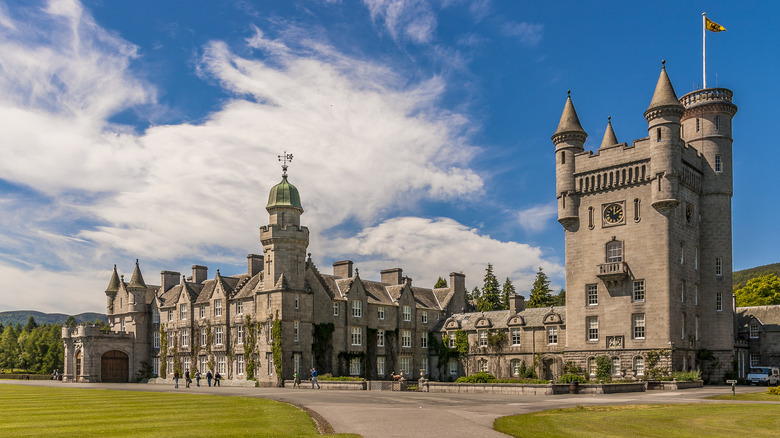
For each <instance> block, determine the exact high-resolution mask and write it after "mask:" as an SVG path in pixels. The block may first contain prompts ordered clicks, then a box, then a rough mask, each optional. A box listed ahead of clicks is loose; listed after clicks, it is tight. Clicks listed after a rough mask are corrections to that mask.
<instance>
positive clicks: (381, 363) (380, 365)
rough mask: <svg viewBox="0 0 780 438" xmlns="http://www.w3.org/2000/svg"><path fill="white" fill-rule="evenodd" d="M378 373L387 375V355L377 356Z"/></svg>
mask: <svg viewBox="0 0 780 438" xmlns="http://www.w3.org/2000/svg"><path fill="white" fill-rule="evenodd" d="M376 373H377V375H380V376H384V375H385V357H384V356H377V358H376Z"/></svg>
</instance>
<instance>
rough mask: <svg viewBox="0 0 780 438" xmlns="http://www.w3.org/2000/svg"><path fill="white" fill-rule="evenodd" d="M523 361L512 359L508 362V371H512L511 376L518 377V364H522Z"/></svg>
mask: <svg viewBox="0 0 780 438" xmlns="http://www.w3.org/2000/svg"><path fill="white" fill-rule="evenodd" d="M522 363H523V361H522V360H520V359H512V360H511V361H509V369H510V370H511V371H512V375H513V376H519V375H520V366H521V365H520V364H522Z"/></svg>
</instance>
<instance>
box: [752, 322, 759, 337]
mask: <svg viewBox="0 0 780 438" xmlns="http://www.w3.org/2000/svg"><path fill="white" fill-rule="evenodd" d="M758 330H759V327H758V324H750V338H751V339H758Z"/></svg>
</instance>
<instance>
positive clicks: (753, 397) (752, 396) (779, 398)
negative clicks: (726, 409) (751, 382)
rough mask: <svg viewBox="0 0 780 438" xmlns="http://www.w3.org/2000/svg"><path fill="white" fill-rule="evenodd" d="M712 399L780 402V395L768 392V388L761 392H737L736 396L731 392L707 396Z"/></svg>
mask: <svg viewBox="0 0 780 438" xmlns="http://www.w3.org/2000/svg"><path fill="white" fill-rule="evenodd" d="M707 398H709V399H712V400H739V401H769V402H772V401H773V402H778V403H780V395H773V394H767V393H766V389H764V390H763V391H759V392H749V393H747V394H737V395H736V396H733V395H731V394H729V395H713V396H712V397H707Z"/></svg>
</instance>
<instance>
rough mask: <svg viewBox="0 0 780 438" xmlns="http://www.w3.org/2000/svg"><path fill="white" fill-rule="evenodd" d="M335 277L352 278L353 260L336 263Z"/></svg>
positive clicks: (334, 266)
mask: <svg viewBox="0 0 780 438" xmlns="http://www.w3.org/2000/svg"><path fill="white" fill-rule="evenodd" d="M333 276H334V277H338V278H352V260H342V261H340V262H334V263H333Z"/></svg>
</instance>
